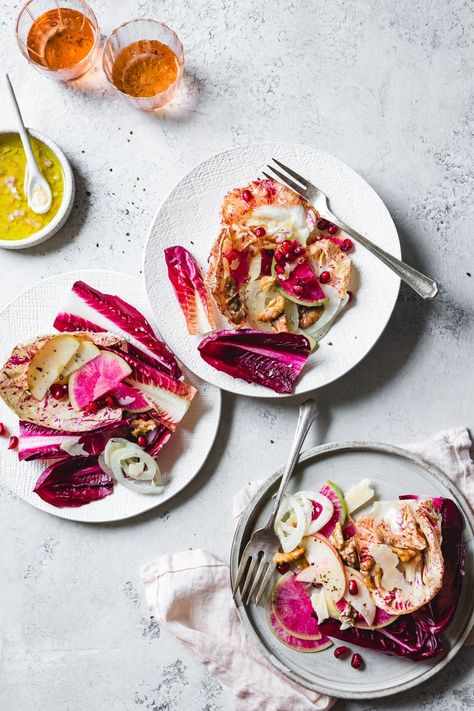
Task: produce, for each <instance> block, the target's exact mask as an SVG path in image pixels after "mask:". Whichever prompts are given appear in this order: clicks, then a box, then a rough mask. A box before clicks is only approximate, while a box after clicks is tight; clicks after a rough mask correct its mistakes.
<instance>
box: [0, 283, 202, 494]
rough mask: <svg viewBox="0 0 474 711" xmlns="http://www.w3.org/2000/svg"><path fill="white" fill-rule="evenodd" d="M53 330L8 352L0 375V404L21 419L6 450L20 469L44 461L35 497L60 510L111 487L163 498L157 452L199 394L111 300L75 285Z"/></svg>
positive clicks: (124, 306) (127, 309)
mask: <svg viewBox="0 0 474 711" xmlns="http://www.w3.org/2000/svg"><path fill="white" fill-rule="evenodd" d="M53 325H54V327H55V328H56V330H57V333H50V334H47V335H42V336H39V337H36V338H34V339H32V340H31V341H29V342H27V343H22V344H19V345H17V346H15V348H14V349H13V351H12V353H11V355H10V357H9V358H8V360H7V362H6V363H5V365H4V366H3V367H2V368H1V370H0V397H1V398H2V399H3V400H4V401H5V403H6V404H7V405H8V406H9V407H10V408H11V409H12V410H13V411H14V412H15V413H16V414H17V416H18V417H19V434H18V436H17V435H12V436H11V437H10V441H9V448H10V449H17V451H18V458H19V460H20V461H30V460H35V459H40V460H50V461H51V463H50V465H49V466H48V467H47V468H45V470H44V471H43V472H42V474H41V475H40V477H39V478H38V480H37V482H36V484H35V487H34V492H35V493H36V494H37V495H38V496H39V497H40V498H41V499H43V501H46V502H47V503H49V504H51V505H52V506H55V507H60V508H62V507H78V506H83V505H85V504H89V503H90V502H92V501H97V500H99V499H102V498H104V497H106V496H109V495H110V494H112V493H113V491H114V486H115V485H116V484H119V485H121V486H124V487H126V488H128V489H131V490H132V491H134V492H138V493H143V494H157V493H160V492H161V491H162V487H163V484H162V478H161V472H160V468H159V464H158V461H157V460H158V458H159V454H160V452H161V450H162V449H163V447H164V446H165V445H166V443H167V442H168V441H169V439H170V438H171V436H172V434H173V432H175V430H176V429H177V427H178V426H179V423H180V421H181V419H182V418H183V417H184V415H185V414H186V412H187V410H188V408H189V406H190V404H191V402H192V400H193V398H194V396H195V395H196V392H197V391H196V389H195V388H194V387H193V386H192V385H189V384H188V383H186V382H185V381H184V380H183V376H182V372H181V368H180V365H179V363H178V361H177V360H176V358H175V357H174V355H173V353H172V352H171V351H170V350H169V348H168V347H167V346H166V344H165V343H164V342H163V341H162V340H161V339H159V338H158V337H157V336H156V334H155V333H154V331H153V329H152V327H151V325H150V323H149V322H148V321H147V319H146V318H145V317H144V316H143V315H142V314H141V313H140V312H139V311H138V310H137V309H136V308H135V307H133V306H132V305H130V304H129V303H127V302H125V301H123V300H122V299H121V298H120V297H118V296H114V295H110V294H105V293H102V292H101V291H99V290H98V289H95V288H93V287H91V286H89V285H88V284H86V283H85V282H83V281H76V282H75V283H74V284H73V286H72V291H71V294H70V297H69V300H68V303H67V304H66V305H65V306H64V308H63V309H62V311H61V312H60V313H59V314H58V315H57V316H56V319H55V321H54V324H53ZM114 329H115V330H120V332H121V333H122V334H123V333H125V334H127V335H128V338H124V336H123V335H121V336H119V335H116V334H115V333H114ZM2 428H3V430H5V427H4V426H3V425H2Z"/></svg>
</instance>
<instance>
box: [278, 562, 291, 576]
mask: <svg viewBox="0 0 474 711" xmlns="http://www.w3.org/2000/svg"><path fill="white" fill-rule="evenodd" d="M289 569H290V566H289V564H288V563H278V565H277V570H278V572H279V573H280V574H281V575H285V573H287V572H288V571H289Z"/></svg>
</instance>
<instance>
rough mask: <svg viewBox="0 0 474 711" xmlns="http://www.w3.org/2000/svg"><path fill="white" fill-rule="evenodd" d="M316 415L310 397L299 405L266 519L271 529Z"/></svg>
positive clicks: (315, 408) (316, 412)
mask: <svg viewBox="0 0 474 711" xmlns="http://www.w3.org/2000/svg"><path fill="white" fill-rule="evenodd" d="M317 415H319V410H318V407H317V405H316V403H315V401H314V400H312V399H311V398H310V399H309V400H305V402H303V403H302V405H300V411H299V416H298V424H297V425H296V431H295V436H294V437H293V442H292V445H291V449H290V454H289V456H288V461H287V463H286V466H285V470H284V472H283V476H282V478H281V481H280V487H279V489H278V493H277V495H276V498H275V503H274V504H273V509H272V512H271V514H270V518H269V519H268V523H267V525H266V528H271V529H272V530H273V525H274V523H275V519H276V516H277V513H278V509H279V508H280V504H281V501H282V499H283V495H284V493H285V491H286V487H287V486H288V482H289V481H290V478H291V475H292V474H293V472H294V470H295V466H296V463H297V461H298V457H299V454H300V452H301V447H302V446H303V442H304V440H305V437H306V435H307V434H308V430H309V428H310V427H311V425H312V424H313V422H314V420H315V418H316V417H317Z"/></svg>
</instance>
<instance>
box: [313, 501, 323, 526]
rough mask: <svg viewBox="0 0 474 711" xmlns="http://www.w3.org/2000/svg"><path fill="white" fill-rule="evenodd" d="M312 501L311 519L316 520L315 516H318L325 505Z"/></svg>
mask: <svg viewBox="0 0 474 711" xmlns="http://www.w3.org/2000/svg"><path fill="white" fill-rule="evenodd" d="M312 503H313V512H312V514H311V520H312V521H314V519H315V518H318V516H319V514H320V513H321V510H322V508H323V507H322V506H321V504H318V502H317V501H313V502H312Z"/></svg>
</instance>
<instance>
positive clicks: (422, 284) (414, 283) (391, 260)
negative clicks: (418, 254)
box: [263, 158, 438, 299]
mask: <svg viewBox="0 0 474 711" xmlns="http://www.w3.org/2000/svg"><path fill="white" fill-rule="evenodd" d="M273 161H274V163H276V164H277V165H278V166H279V167H280V168H281V169H282V170H284V171H285V173H288V175H290V176H291V177H290V178H289V177H288V175H284V174H283V173H281V172H280V171H279V170H277V169H276V168H274V167H273V166H271V165H269V166H268V168H269V169H270V170H271V171H272V172H273V173H275V175H277V176H278V178H280V180H281V181H282V182H283V183H285V184H286V185H288V187H290V188H291V189H292V190H294V191H295V192H296V193H299V194H300V195H302V196H303V197H305V198H306V199H307V200H309V201H310V202H311V203H312V204H313V205H314V207H315V208H316V209H317V211H318V212H319V214H320V215H321V216H322V217H324V218H326V217H327V218H328V219H329V220H330V221H331V222H333V223H334V224H335V225H337V226H338V227H339V229H341V230H342V231H343V232H346V233H347V234H348V235H350V237H352V239H353V240H354V241H355V242H358V243H359V244H362V245H363V246H364V247H365V248H366V249H368V250H369V252H372V254H375V256H376V257H378V258H379V259H380V261H382V262H383V263H384V264H385V265H386V266H387V267H388V268H389V269H391V270H392V272H395V274H397V275H398V276H399V277H400V279H401V280H402V281H404V282H405V284H408V286H409V287H411V288H412V289H413V291H416V293H417V294H418V295H419V296H421V297H422V298H423V299H434V297H435V296H436V294H437V293H438V284H437V283H436V282H435V281H434V280H433V279H430V278H429V277H427V276H425V275H424V274H422V273H421V272H419V271H418V270H417V269H413V267H410V266H409V265H408V264H405V263H404V262H402V261H401V260H400V259H397V258H396V257H393V256H392V255H391V254H389V253H388V252H386V251H385V250H383V249H381V248H380V247H377V245H376V244H374V243H373V242H371V241H370V240H369V239H367V237H364V235H361V234H360V232H356V231H355V230H353V229H352V227H349V225H346V224H345V223H344V222H342V220H339V218H337V217H336V216H335V215H334V214H333V213H332V212H331V210H330V209H329V205H328V198H327V196H326V195H325V194H324V193H323V192H322V191H321V190H320V189H319V188H317V187H316V186H315V185H312V183H310V182H309V180H306V179H305V178H303V177H302V176H301V175H298V173H296V172H295V171H294V170H291V168H288V166H286V165H284V164H283V163H280V161H278V160H277V159H276V158H273ZM263 174H264V175H265V176H266V177H267V178H270V179H271V180H274V178H273V177H272V176H271V175H268V173H265V172H264V173H263ZM291 178H294V180H292V179H291ZM295 180H296V181H298V182H297V183H296V182H295Z"/></svg>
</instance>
